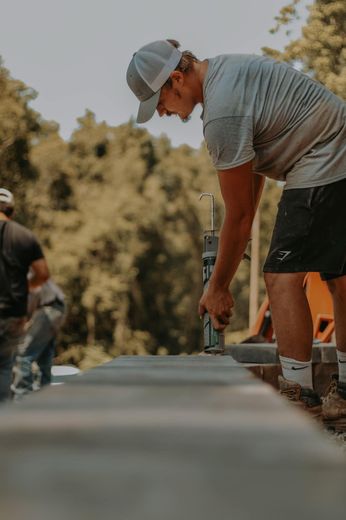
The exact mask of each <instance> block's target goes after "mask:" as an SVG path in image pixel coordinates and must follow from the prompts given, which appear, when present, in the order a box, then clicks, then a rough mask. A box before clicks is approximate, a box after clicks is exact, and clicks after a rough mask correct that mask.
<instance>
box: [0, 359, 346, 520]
mask: <svg viewBox="0 0 346 520" xmlns="http://www.w3.org/2000/svg"><path fill="white" fill-rule="evenodd" d="M263 366H265V365H263ZM0 471H1V474H2V475H3V481H2V485H1V486H0V500H1V504H2V515H3V518H13V519H17V518H25V520H34V519H35V520H41V519H49V520H62V519H63V520H70V519H71V520H72V519H73V520H95V519H98V518H100V519H102V520H114V519H119V520H123V519H124V520H163V519H164V520H177V519H179V520H194V519H198V520H210V519H211V518H214V517H215V516H216V517H217V518H218V520H226V519H227V520H229V519H230V518H232V519H234V520H253V519H256V520H267V519H271V518H277V517H278V518H280V519H282V520H292V518H296V519H304V520H326V518H328V520H329V519H330V520H340V518H343V516H344V512H345V508H346V494H345V491H344V482H345V478H346V459H344V458H342V455H341V453H340V452H339V450H338V449H337V448H336V447H335V446H334V445H332V444H331V443H330V442H329V441H327V440H326V438H325V436H324V434H323V433H322V430H321V429H320V428H319V427H318V425H316V424H315V423H314V422H312V420H311V419H310V418H309V417H308V416H306V415H305V414H304V413H303V412H301V411H297V410H296V409H295V408H294V407H293V406H292V405H290V404H289V403H288V402H286V401H285V400H283V399H282V398H281V397H280V396H279V395H278V394H277V393H276V392H275V391H274V389H273V388H271V387H270V386H269V385H266V384H264V383H263V382H262V381H260V380H259V379H258V378H255V377H254V376H253V375H252V374H251V373H250V372H249V371H248V370H246V369H245V368H244V367H243V366H242V365H240V364H238V363H236V362H235V361H234V360H233V359H232V358H231V357H230V356H228V357H227V356H218V357H213V356H205V357H203V356H189V357H183V356H179V357H176V356H167V357H150V356H148V357H133V358H131V357H124V358H119V359H118V360H115V361H112V362H110V363H107V364H105V365H102V366H100V367H98V368H96V369H94V370H90V371H88V372H86V373H84V374H82V375H80V376H79V375H77V376H75V378H74V379H72V380H71V382H68V383H66V384H64V385H61V386H55V387H50V388H48V389H46V390H42V391H41V392H38V393H36V394H35V395H32V396H30V397H29V398H28V399H27V400H25V401H23V402H22V403H19V404H16V405H9V406H4V407H2V408H1V409H0Z"/></svg>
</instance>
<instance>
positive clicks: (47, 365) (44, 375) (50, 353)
mask: <svg viewBox="0 0 346 520" xmlns="http://www.w3.org/2000/svg"><path fill="white" fill-rule="evenodd" d="M54 354H55V337H52V339H51V340H50V342H49V343H48V344H47V346H46V348H45V349H44V351H43V352H42V354H41V356H40V357H39V358H38V360H37V364H38V366H39V368H40V371H41V382H40V385H41V386H45V385H50V383H51V381H52V375H51V373H52V364H53V358H54Z"/></svg>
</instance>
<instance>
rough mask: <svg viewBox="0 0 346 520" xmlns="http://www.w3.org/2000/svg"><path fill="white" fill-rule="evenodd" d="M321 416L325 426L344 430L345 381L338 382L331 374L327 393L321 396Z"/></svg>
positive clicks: (336, 377) (345, 422) (345, 427)
mask: <svg viewBox="0 0 346 520" xmlns="http://www.w3.org/2000/svg"><path fill="white" fill-rule="evenodd" d="M322 403H323V404H322V418H323V422H324V424H325V425H326V426H328V427H330V428H333V429H335V430H336V431H339V432H345V431H346V383H339V381H338V376H337V375H333V376H332V381H331V383H330V385H329V388H328V391H327V395H326V396H325V397H323V398H322Z"/></svg>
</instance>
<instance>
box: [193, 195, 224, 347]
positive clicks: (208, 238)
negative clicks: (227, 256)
mask: <svg viewBox="0 0 346 520" xmlns="http://www.w3.org/2000/svg"><path fill="white" fill-rule="evenodd" d="M204 196H207V197H210V217H211V218H210V220H211V229H209V230H206V231H204V233H203V254H202V260H203V288H204V291H205V290H206V289H207V287H208V282H209V280H210V277H211V274H212V272H213V268H214V265H215V261H216V255H217V248H218V243H219V239H218V237H217V235H216V230H215V225H214V217H215V200H214V195H213V194H212V193H202V194H201V195H200V197H199V199H200V200H201V198H202V197H204ZM203 328H204V352H206V353H211V354H220V353H222V352H224V351H225V336H224V334H223V333H221V332H218V331H217V330H215V329H214V327H213V326H212V322H211V319H210V316H209V314H208V313H207V312H206V313H205V314H204V316H203Z"/></svg>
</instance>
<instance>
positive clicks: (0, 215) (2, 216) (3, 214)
mask: <svg viewBox="0 0 346 520" xmlns="http://www.w3.org/2000/svg"><path fill="white" fill-rule="evenodd" d="M0 220H10V219H9V218H8V216H7V215H5V213H2V212H1V211H0Z"/></svg>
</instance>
